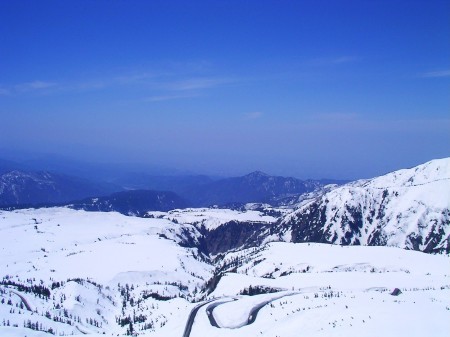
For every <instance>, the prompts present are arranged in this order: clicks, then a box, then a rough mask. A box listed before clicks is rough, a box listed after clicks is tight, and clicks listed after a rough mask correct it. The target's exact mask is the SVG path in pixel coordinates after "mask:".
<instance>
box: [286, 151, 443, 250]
mask: <svg viewBox="0 0 450 337" xmlns="http://www.w3.org/2000/svg"><path fill="white" fill-rule="evenodd" d="M315 203H318V207H320V208H321V209H324V210H325V215H326V216H325V218H326V221H325V223H324V224H323V232H324V233H325V235H326V236H327V237H328V238H329V240H330V242H333V243H338V244H339V243H341V242H343V240H345V237H346V234H349V233H350V232H352V229H351V227H350V225H349V222H352V221H361V228H360V229H358V230H357V232H356V233H355V232H354V233H353V234H352V236H351V238H350V241H351V243H352V244H355V243H358V244H362V245H367V244H373V243H371V242H372V240H373V239H374V236H375V234H377V235H379V237H380V240H381V241H382V243H383V244H384V245H387V246H395V247H400V248H407V249H418V250H421V251H424V250H426V249H427V247H428V246H429V245H430V244H435V243H434V242H433V241H435V240H436V241H437V243H436V244H435V245H436V248H437V249H441V250H445V248H446V247H447V246H448V242H447V241H448V238H449V237H450V225H449V224H450V158H445V159H438V160H433V161H430V162H428V163H425V164H423V165H419V166H417V167H414V168H411V169H405V170H399V171H395V172H392V173H389V174H387V175H384V176H381V177H377V178H374V179H370V180H359V181H356V182H353V183H349V184H346V185H343V186H341V187H338V188H335V189H333V190H331V191H330V192H328V193H326V194H324V195H322V196H321V197H319V198H317V199H314V200H311V201H309V202H308V203H306V204H302V205H301V207H300V208H299V209H298V210H296V211H294V212H292V213H291V214H289V215H287V216H286V217H284V218H283V221H282V224H287V225H288V226H289V224H290V223H295V222H296V219H297V218H299V217H301V216H302V215H308V214H309V213H310V212H312V207H316V206H315ZM416 239H417V240H416ZM414 241H417V243H415V242H414ZM428 249H429V248H428Z"/></svg>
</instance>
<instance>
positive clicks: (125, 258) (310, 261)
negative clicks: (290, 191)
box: [0, 159, 450, 337]
mask: <svg viewBox="0 0 450 337" xmlns="http://www.w3.org/2000/svg"><path fill="white" fill-rule="evenodd" d="M449 169H450V160H449V159H443V160H435V161H431V162H429V163H426V164H423V165H420V166H418V167H416V168H413V169H408V170H400V171H396V172H392V173H390V174H387V175H385V176H382V177H378V178H374V179H370V180H361V181H357V182H354V183H350V184H347V185H345V186H337V185H328V186H327V187H326V188H324V189H316V190H314V191H312V192H310V193H307V194H303V195H302V196H300V197H295V198H289V199H286V200H288V201H287V202H286V203H285V204H284V206H280V207H273V206H271V205H269V204H261V203H252V204H246V205H245V206H242V207H236V209H224V208H217V207H213V208H184V209H174V210H166V211H152V212H145V214H143V215H142V214H141V217H135V216H126V215H123V214H119V213H117V212H115V211H112V212H98V211H92V212H86V211H85V210H74V209H71V208H69V207H54V208H38V209H17V210H10V211H1V210H0V238H1V240H0V252H1V254H0V335H1V336H8V337H19V336H20V337H23V336H28V337H47V336H51V335H61V336H63V335H78V336H81V335H89V336H92V337H94V336H95V337H99V336H103V335H114V336H117V335H119V336H120V335H135V336H136V335H138V336H155V337H158V336H159V337H169V336H170V337H173V336H182V337H204V336H216V337H225V336H226V337H233V336H236V337H238V336H266V337H277V336H283V337H294V336H295V337H297V336H298V335H299V331H301V333H302V334H304V335H305V336H311V337H316V336H350V337H351V336H355V337H356V336H387V337H394V336H403V335H407V336H428V335H432V336H446V335H447V334H448V331H449V329H450V323H449V320H448V313H449V311H450V273H449V270H450V259H449V256H448V240H449V239H448V231H449V229H448V228H449V221H448V219H449V208H450V207H449V198H450V196H449V194H450V193H449V191H450V188H449V187H450V186H449V181H450V180H449V172H450V170H449ZM139 193H140V192H138V193H137V195H134V194H133V193H132V197H137V199H139ZM152 196H153V194H151V195H150V197H152ZM123 198H124V199H123V200H122V198H119V203H118V205H122V203H123V202H124V203H125V209H128V207H130V205H131V206H133V207H134V206H135V201H136V200H134V201H133V200H131V201H130V203H131V204H130V205H128V204H127V202H128V201H127V200H128V195H127V194H126V193H125V194H124V197H123ZM105 200H106V201H105ZM113 201H114V200H110V199H108V198H106V199H104V200H103V199H98V200H93V199H89V200H88V202H87V204H86V205H88V206H89V207H90V206H92V207H94V208H92V209H91V210H94V209H95V207H99V208H102V207H107V208H108V210H112V209H111V207H113V206H114V207H116V206H117V205H115V204H114V202H116V201H114V202H113ZM137 201H139V200H137ZM86 205H85V206H86ZM100 206H101V207H100ZM110 206H111V207H110ZM144 210H145V207H144V208H143V210H142V211H144ZM308 224H309V226H308ZM348 233H350V234H348ZM377 233H378V234H377ZM430 233H434V234H430ZM440 233H443V234H442V235H441V234H440ZM419 236H422V237H423V240H424V241H423V242H422V243H418V240H419ZM334 238H335V239H334ZM431 238H434V240H433V239H431ZM303 240H311V241H322V242H327V243H330V242H331V243H335V244H324V243H313V242H304V243H299V242H296V241H303ZM446 240H447V241H446ZM273 241H279V242H273ZM292 241H294V242H292ZM338 243H339V244H338ZM340 244H343V245H340ZM415 244H416V245H415ZM344 245H345V246H344ZM366 245H372V246H373V245H378V246H377V247H368V246H366ZM386 246H391V247H386ZM400 248H407V249H400ZM413 249H414V250H416V251H414V250H413ZM417 250H421V251H417ZM424 251H425V252H431V253H441V254H425V253H424ZM446 253H447V254H446ZM411 322H414V324H412V323H411Z"/></svg>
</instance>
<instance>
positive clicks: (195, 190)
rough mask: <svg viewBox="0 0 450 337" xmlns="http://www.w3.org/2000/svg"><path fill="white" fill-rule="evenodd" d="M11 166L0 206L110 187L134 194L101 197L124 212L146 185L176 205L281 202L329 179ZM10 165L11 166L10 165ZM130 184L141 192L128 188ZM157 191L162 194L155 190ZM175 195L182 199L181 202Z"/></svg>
mask: <svg viewBox="0 0 450 337" xmlns="http://www.w3.org/2000/svg"><path fill="white" fill-rule="evenodd" d="M16 167H17V164H15V163H12V162H8V161H1V162H0V206H1V205H3V206H5V205H45V204H61V203H67V202H73V201H78V200H81V199H85V198H89V197H90V198H98V197H104V196H108V195H110V194H111V193H113V192H119V191H122V192H123V193H122V194H121V197H120V200H121V201H124V200H125V199H126V198H125V195H126V194H127V193H129V194H130V195H129V197H128V199H129V200H134V202H136V203H138V204H139V206H138V205H136V207H135V206H134V205H131V204H130V202H125V204H124V205H120V206H119V205H118V203H120V201H119V200H117V199H116V197H117V195H114V196H110V200H109V201H107V200H106V199H105V198H102V199H101V200H102V205H106V204H110V205H112V204H114V205H115V207H116V208H117V209H120V210H122V211H121V212H124V213H125V214H128V213H130V212H131V213H133V212H135V211H136V209H139V210H141V211H143V208H142V203H141V202H140V201H139V200H138V199H137V198H136V195H138V194H139V193H141V194H142V193H143V192H142V191H143V190H148V191H149V192H148V193H147V195H146V196H143V197H144V199H145V198H146V197H148V196H149V195H150V194H152V195H157V194H158V193H156V192H164V193H166V192H172V193H171V194H170V197H168V198H169V199H171V202H169V203H167V204H165V205H170V204H171V205H173V206H174V207H175V208H178V207H182V206H183V207H184V206H193V207H203V206H211V205H220V206H222V205H226V204H231V203H238V204H245V203H247V202H266V203H271V204H274V205H275V204H280V203H286V202H287V201H286V200H287V199H289V200H291V201H290V202H292V200H297V199H298V197H299V196H301V195H302V194H304V193H307V192H312V191H315V190H317V189H321V188H322V187H323V186H325V185H326V184H327V183H329V182H331V181H325V180H306V181H303V180H299V179H296V178H285V177H276V176H269V175H267V174H265V173H262V172H259V171H257V172H253V173H250V174H248V175H245V176H242V177H234V178H225V179H213V178H210V177H207V176H201V175H198V176H193V175H186V176H163V175H149V174H145V173H134V174H129V175H127V176H120V177H117V179H113V180H114V181H115V183H110V182H104V181H102V180H95V181H92V180H87V179H85V178H79V177H75V176H70V175H63V174H60V173H55V172H48V171H29V170H26V169H22V170H19V169H17V168H16ZM11 168H14V169H13V170H10V169H11ZM109 180H111V179H109ZM120 182H122V183H123V184H120ZM338 183H339V182H338ZM127 190H128V192H127ZM130 190H140V191H141V192H136V193H134V192H129V191H130ZM151 191H153V192H151ZM159 195H160V196H163V195H164V194H161V193H159ZM164 198H165V197H164ZM113 199H114V202H113V201H112V200H113ZM180 200H183V201H182V202H180ZM83 202H86V200H83ZM87 203H88V204H92V203H91V202H87ZM127 205H128V206H127ZM161 206H162V205H159V204H158V203H156V204H153V203H150V204H149V206H148V209H147V210H149V211H150V210H159V209H161ZM93 207H94V209H97V210H99V209H98V207H101V208H102V207H104V206H100V204H96V205H95V206H93ZM127 207H129V209H127ZM162 209H165V207H162Z"/></svg>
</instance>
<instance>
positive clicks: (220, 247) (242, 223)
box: [146, 204, 284, 255]
mask: <svg viewBox="0 0 450 337" xmlns="http://www.w3.org/2000/svg"><path fill="white" fill-rule="evenodd" d="M248 206H249V208H253V206H255V204H251V205H248ZM255 208H256V209H258V210H256V209H245V207H244V209H243V210H231V209H221V208H186V209H176V210H172V211H169V212H167V213H163V212H149V213H148V214H147V215H146V216H147V217H157V218H163V219H168V220H170V221H172V222H175V223H180V224H185V225H192V226H195V228H197V229H198V231H199V232H200V233H201V234H202V236H201V237H200V238H199V240H200V242H201V245H200V246H199V248H200V249H201V251H203V252H204V253H205V254H208V255H216V254H218V253H225V252H228V251H230V250H236V249H242V248H248V247H253V246H256V245H259V244H260V243H262V242H263V240H264V239H265V237H266V234H267V232H268V231H269V229H270V228H271V227H272V226H273V225H274V223H275V222H276V221H277V220H278V217H274V215H277V216H278V215H279V214H282V213H281V212H282V211H284V210H281V209H280V210H275V209H273V208H271V207H269V206H268V207H267V208H266V207H263V206H258V207H257V206H255Z"/></svg>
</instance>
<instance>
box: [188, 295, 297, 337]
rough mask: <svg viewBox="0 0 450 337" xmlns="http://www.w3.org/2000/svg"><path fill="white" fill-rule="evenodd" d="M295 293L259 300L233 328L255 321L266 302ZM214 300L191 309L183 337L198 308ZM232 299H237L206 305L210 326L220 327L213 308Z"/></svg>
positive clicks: (189, 327)
mask: <svg viewBox="0 0 450 337" xmlns="http://www.w3.org/2000/svg"><path fill="white" fill-rule="evenodd" d="M297 294H299V293H288V294H284V295H280V296H277V297H274V298H271V299H270V300H266V301H263V302H261V303H259V304H257V305H255V306H254V307H253V308H252V309H251V310H250V313H249V315H248V318H247V322H245V323H243V324H242V325H240V326H237V327H235V328H233V329H238V328H241V327H243V326H246V325H250V324H252V323H253V322H255V320H256V317H257V316H258V312H259V311H260V310H261V309H262V308H263V307H264V306H266V305H267V304H269V303H271V302H273V301H276V300H279V299H280V298H283V297H287V296H293V295H297ZM216 300H217V299H212V300H208V301H205V302H203V303H200V304H198V305H197V306H195V307H194V308H193V309H192V310H191V312H190V314H189V317H188V320H187V322H186V327H185V328H184V333H183V337H189V336H190V334H191V331H192V326H193V324H194V320H195V316H197V312H198V311H199V310H200V308H201V307H203V306H205V305H206V304H208V303H211V302H214V301H216ZM232 301H237V298H231V299H229V300H221V301H217V302H215V303H212V304H210V305H208V306H207V307H206V315H207V316H208V319H209V322H210V324H211V325H212V326H214V327H216V328H219V329H221V328H222V327H221V326H219V325H218V324H217V321H216V319H215V318H214V309H215V308H217V307H218V306H220V305H222V304H225V303H229V302H232Z"/></svg>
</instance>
